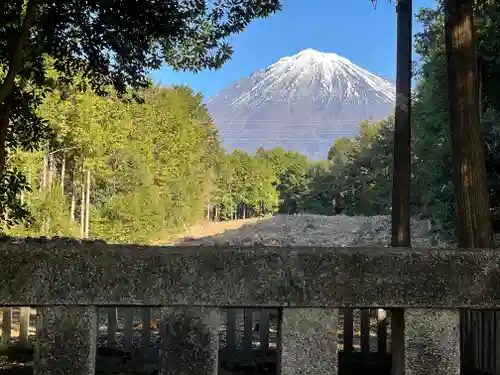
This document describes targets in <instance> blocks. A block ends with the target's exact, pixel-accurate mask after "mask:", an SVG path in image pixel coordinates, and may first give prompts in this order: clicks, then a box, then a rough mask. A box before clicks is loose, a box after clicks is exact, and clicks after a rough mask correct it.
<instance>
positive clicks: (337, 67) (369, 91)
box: [206, 49, 395, 159]
mask: <svg viewBox="0 0 500 375" xmlns="http://www.w3.org/2000/svg"><path fill="white" fill-rule="evenodd" d="M394 102H395V87H394V84H393V83H392V82H390V81H388V80H386V79H384V78H382V77H379V76H377V75H375V74H373V73H370V72H368V71H367V70H365V69H362V68H360V67H359V66H357V65H355V64H353V63H352V62H351V61H349V60H347V59H346V58H343V57H341V56H338V55H336V54H333V53H321V52H318V51H315V50H312V49H306V50H304V51H302V52H300V53H298V54H297V55H294V56H290V57H284V58H282V59H280V60H278V61H277V62H276V63H274V64H272V65H271V66H269V67H268V68H267V69H263V70H261V71H258V72H256V73H254V74H252V75H250V76H249V77H247V78H243V79H240V80H239V81H237V82H236V83H235V84H233V85H232V86H229V87H228V88H226V89H224V90H222V91H221V92H219V93H218V94H216V95H215V96H213V97H211V98H210V99H209V100H208V101H207V103H206V105H207V108H208V110H209V112H210V114H211V116H212V118H213V119H214V121H215V125H216V126H217V128H218V129H219V132H220V135H221V138H222V141H223V143H224V145H225V147H226V148H228V149H229V150H232V149H234V148H242V149H244V150H246V151H248V152H252V153H253V152H255V151H256V150H257V149H258V148H259V147H260V146H262V147H264V148H274V147H276V146H281V147H283V148H284V149H286V150H294V151H299V152H302V153H304V154H306V155H308V156H309V157H311V158H313V159H321V158H326V155H327V152H328V148H329V147H330V145H331V143H332V142H333V140H334V139H336V138H338V137H342V136H353V135H355V134H356V133H357V129H358V125H359V122H360V121H361V120H367V119H370V118H372V119H382V118H385V117H387V116H388V115H389V114H390V113H391V112H392V111H393V106H394Z"/></svg>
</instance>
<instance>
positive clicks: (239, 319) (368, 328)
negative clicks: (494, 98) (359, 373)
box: [0, 307, 390, 374]
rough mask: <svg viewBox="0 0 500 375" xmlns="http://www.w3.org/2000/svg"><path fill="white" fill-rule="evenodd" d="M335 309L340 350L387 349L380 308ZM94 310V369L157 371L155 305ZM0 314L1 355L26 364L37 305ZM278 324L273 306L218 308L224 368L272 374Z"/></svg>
mask: <svg viewBox="0 0 500 375" xmlns="http://www.w3.org/2000/svg"><path fill="white" fill-rule="evenodd" d="M339 311H340V314H339V320H338V327H337V334H338V336H339V340H338V344H339V351H341V352H344V353H346V352H347V353H353V354H355V353H374V352H389V351H390V313H389V314H388V316H387V317H385V316H383V315H380V314H377V312H383V310H381V311H379V309H372V310H369V309H361V310H360V309H354V310H352V309H351V310H349V309H340V310H339ZM97 313H98V317H97V319H98V325H97V347H98V349H97V350H98V362H97V370H100V371H98V372H99V373H101V372H102V373H106V371H110V372H111V371H113V372H115V371H117V370H119V369H123V370H125V368H128V370H129V371H126V373H130V374H136V373H137V374H139V373H140V374H153V373H155V370H158V367H159V365H160V364H159V353H158V350H159V345H160V344H159V342H160V328H161V309H160V308H148V307H140V308H136V307H118V308H109V307H106V308H103V307H99V308H98V309H97ZM1 317H2V321H1V328H2V329H1V339H2V343H3V346H2V348H3V349H2V350H4V354H6V356H7V357H9V358H12V359H13V360H14V361H16V362H17V363H23V360H24V362H25V363H24V365H26V363H29V362H30V361H31V360H32V358H33V343H34V342H35V336H36V329H35V327H36V309H30V308H27V307H21V308H20V307H13V308H8V307H4V308H2V314H1ZM278 325H279V322H278V309H272V308H255V309H243V308H230V309H222V310H221V327H220V341H219V343H220V355H219V358H220V362H221V365H223V366H224V367H225V368H226V369H228V370H242V369H248V367H253V368H255V369H256V370H259V369H260V370H261V371H262V369H267V371H266V372H267V373H269V374H271V373H275V368H276V366H275V363H276V357H277V356H276V354H277V351H276V350H277V349H276V348H277V346H278V345H277V344H278ZM346 335H347V336H346ZM349 336H350V338H349ZM349 347H350V349H349ZM0 370H1V369H0ZM273 370H274V371H273Z"/></svg>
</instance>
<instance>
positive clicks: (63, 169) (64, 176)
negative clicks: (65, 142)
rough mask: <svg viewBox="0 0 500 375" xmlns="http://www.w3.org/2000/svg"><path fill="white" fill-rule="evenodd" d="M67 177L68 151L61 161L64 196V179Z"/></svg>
mask: <svg viewBox="0 0 500 375" xmlns="http://www.w3.org/2000/svg"><path fill="white" fill-rule="evenodd" d="M65 178H66V153H65V152H64V153H63V158H62V161H61V193H62V195H63V196H64V179H65Z"/></svg>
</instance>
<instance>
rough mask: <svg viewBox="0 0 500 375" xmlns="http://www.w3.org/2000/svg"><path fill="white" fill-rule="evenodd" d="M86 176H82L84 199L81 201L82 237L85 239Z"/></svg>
mask: <svg viewBox="0 0 500 375" xmlns="http://www.w3.org/2000/svg"><path fill="white" fill-rule="evenodd" d="M84 176H85V175H82V197H81V200H80V237H81V238H85V177H84Z"/></svg>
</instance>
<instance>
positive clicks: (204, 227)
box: [151, 218, 262, 246]
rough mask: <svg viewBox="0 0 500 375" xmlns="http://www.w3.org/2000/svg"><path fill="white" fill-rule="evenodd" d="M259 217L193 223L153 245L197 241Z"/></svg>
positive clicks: (154, 242)
mask: <svg viewBox="0 0 500 375" xmlns="http://www.w3.org/2000/svg"><path fill="white" fill-rule="evenodd" d="M259 220H262V219H259V218H252V219H242V220H230V221H222V222H205V223H201V224H197V225H193V226H192V227H190V228H189V229H187V230H186V231H185V232H182V233H179V234H175V235H171V236H167V237H165V238H162V239H158V240H155V241H153V242H152V243H151V244H152V245H157V246H160V245H163V246H164V245H177V244H180V243H183V242H190V241H195V240H197V239H200V238H204V237H211V236H216V235H219V234H222V233H224V232H226V231H228V230H235V229H239V228H241V227H242V226H244V225H247V224H252V223H255V222H257V221H259Z"/></svg>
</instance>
